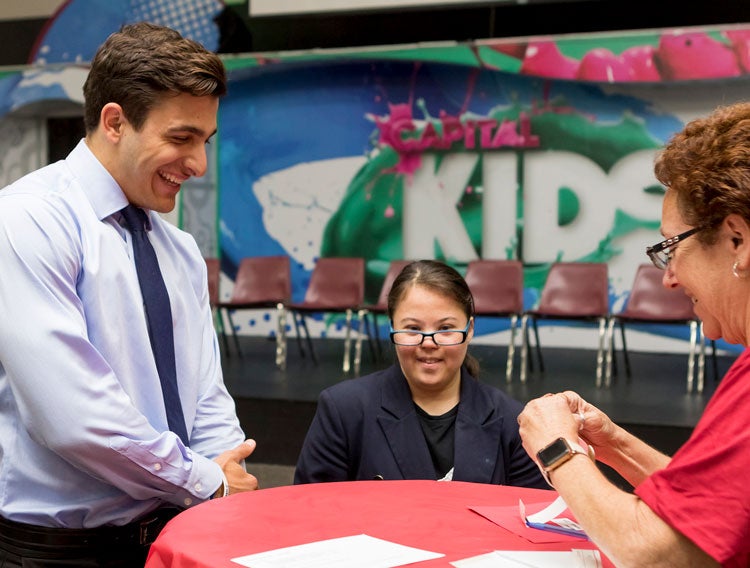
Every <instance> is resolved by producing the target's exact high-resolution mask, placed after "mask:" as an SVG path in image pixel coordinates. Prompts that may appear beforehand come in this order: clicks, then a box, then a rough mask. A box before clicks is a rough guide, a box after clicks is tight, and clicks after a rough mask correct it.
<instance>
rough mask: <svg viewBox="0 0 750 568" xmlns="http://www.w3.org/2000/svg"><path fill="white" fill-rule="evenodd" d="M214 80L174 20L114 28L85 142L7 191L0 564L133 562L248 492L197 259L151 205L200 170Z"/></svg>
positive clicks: (0, 216) (221, 79)
mask: <svg viewBox="0 0 750 568" xmlns="http://www.w3.org/2000/svg"><path fill="white" fill-rule="evenodd" d="M225 91H226V77H225V72H224V67H223V65H222V62H221V60H220V59H219V58H218V57H217V56H216V55H215V54H213V53H211V52H209V51H207V50H206V49H204V48H203V47H202V46H200V45H199V44H198V43H196V42H193V41H190V40H187V39H184V38H182V37H181V36H180V35H179V34H178V33H177V32H175V31H173V30H170V29H168V28H164V27H160V26H155V25H151V24H146V23H141V24H134V25H130V26H125V27H123V28H122V29H121V30H120V31H119V32H117V33H114V34H112V35H111V36H110V37H109V38H108V39H107V40H106V42H105V43H104V44H103V45H102V46H101V48H100V49H99V51H98V52H97V54H96V56H95V58H94V60H93V62H92V64H91V70H90V73H89V76H88V78H87V80H86V83H85V85H84V96H85V109H84V112H85V117H84V120H85V127H86V137H85V139H84V140H81V142H80V143H79V144H78V146H77V147H76V148H75V149H74V150H73V151H72V152H71V153H70V155H69V156H68V157H67V158H66V159H65V160H63V161H60V162H57V163H55V164H52V165H50V166H47V167H44V168H42V169H40V170H38V171H36V172H33V173H31V174H29V175H27V176H25V177H24V178H22V179H21V180H19V181H17V182H15V183H13V184H12V185H10V186H8V187H7V188H5V189H3V190H2V191H0V258H2V273H3V274H2V278H0V314H2V320H0V457H1V458H2V462H1V463H0V565H2V566H21V565H23V566H27V565H29V564H28V563H32V564H33V566H47V565H54V566H63V565H65V566H68V565H70V566H76V567H79V568H80V567H83V566H137V565H143V563H144V561H145V558H146V554H147V552H148V546H149V544H150V543H151V542H152V541H153V539H154V537H155V536H156V534H158V531H159V530H160V529H161V527H162V526H163V525H164V524H165V522H166V521H167V520H169V519H170V518H171V517H172V516H174V514H176V513H177V512H179V511H180V510H182V509H185V508H187V507H190V506H192V505H195V504H198V503H201V502H204V501H206V500H208V499H211V498H213V497H217V496H222V495H225V494H228V493H235V492H239V491H247V490H253V489H257V487H258V482H257V479H256V478H255V477H254V476H252V475H250V474H248V473H247V472H246V470H245V467H244V460H245V458H247V457H248V456H249V455H250V454H251V453H252V452H253V450H254V448H255V442H254V441H252V440H245V435H244V433H243V432H242V430H241V429H240V425H239V420H238V419H237V415H236V412H235V406H234V402H233V400H232V398H231V396H230V395H229V393H228V392H227V390H226V388H225V386H224V383H223V378H222V373H221V367H220V355H219V348H218V343H217V341H216V334H215V332H214V329H213V323H212V317H211V310H210V308H209V304H208V289H207V277H206V266H205V262H204V261H203V257H202V255H201V252H200V251H199V249H198V247H197V245H196V243H195V241H194V239H193V238H192V237H191V236H190V235H188V234H186V233H184V232H182V231H180V230H178V229H176V228H175V227H173V226H172V225H170V224H168V223H167V222H165V221H164V220H162V219H161V218H160V217H159V215H158V213H166V212H168V211H171V210H172V209H173V208H174V206H175V198H176V196H177V193H178V192H179V191H180V187H181V184H182V183H184V182H185V181H186V180H188V179H189V178H190V177H192V176H202V175H203V174H204V173H205V172H206V151H205V146H206V144H208V143H209V140H210V138H211V137H212V136H213V134H214V133H215V131H216V114H217V110H218V105H219V98H220V96H221V95H223V94H224V92H225ZM128 204H131V205H133V206H136V207H138V208H140V209H142V210H143V211H144V212H145V213H146V215H147V218H148V222H147V228H149V229H150V230H148V239H149V241H150V242H151V244H152V245H153V248H154V249H155V252H156V256H157V258H158V262H159V268H160V271H161V273H162V276H163V279H164V281H165V284H166V288H167V290H168V294H169V305H170V306H171V315H172V320H173V322H172V329H173V334H174V351H175V357H174V361H175V365H174V366H175V369H176V375H177V385H178V390H179V400H180V403H181V406H182V412H183V414H184V422H185V427H186V430H187V435H188V440H185V441H183V440H181V439H180V438H179V437H178V435H177V434H176V433H175V432H172V431H170V429H169V427H168V425H167V418H166V411H165V401H164V397H163V395H162V390H161V385H160V379H159V374H158V372H157V367H156V364H155V359H154V355H153V352H152V347H151V343H150V339H149V332H148V327H147V323H146V316H145V315H144V308H143V299H142V296H141V290H140V288H139V281H138V277H137V274H136V268H135V265H134V261H133V244H132V240H131V235H130V232H129V230H128V229H127V228H126V226H125V225H124V222H123V218H122V215H121V213H120V210H121V209H123V208H124V207H126V206H127V205H128ZM167 313H169V312H167Z"/></svg>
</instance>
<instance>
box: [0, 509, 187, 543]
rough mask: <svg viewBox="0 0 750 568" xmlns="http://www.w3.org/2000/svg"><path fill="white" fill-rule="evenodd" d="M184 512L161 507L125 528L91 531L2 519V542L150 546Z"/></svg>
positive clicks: (114, 527) (105, 528)
mask: <svg viewBox="0 0 750 568" xmlns="http://www.w3.org/2000/svg"><path fill="white" fill-rule="evenodd" d="M181 511H182V509H178V508H176V507H162V508H160V509H156V510H155V511H153V512H151V513H148V514H147V515H145V516H144V517H143V518H141V519H139V520H137V521H133V522H132V523H128V524H127V525H122V526H119V527H118V526H102V527H97V528H92V529H66V528H52V527H40V526H37V525H28V524H25V523H18V522H15V521H10V520H8V519H5V518H3V517H0V540H1V541H5V542H9V543H11V544H12V543H13V542H17V543H19V544H22V543H23V544H29V545H38V546H40V547H43V548H46V547H48V546H49V547H55V546H63V547H66V548H79V547H80V548H92V547H96V548H105V547H131V546H138V545H141V546H147V545H150V544H151V543H152V542H154V540H156V537H157V536H158V535H159V533H160V532H161V530H162V529H163V528H164V526H165V525H166V524H167V523H168V522H169V521H170V520H172V519H173V518H174V517H175V516H177V514H178V513H180V512H181Z"/></svg>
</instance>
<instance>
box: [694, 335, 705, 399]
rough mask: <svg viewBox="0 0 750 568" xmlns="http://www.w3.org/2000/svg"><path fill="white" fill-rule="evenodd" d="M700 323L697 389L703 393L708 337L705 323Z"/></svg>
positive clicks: (699, 392)
mask: <svg viewBox="0 0 750 568" xmlns="http://www.w3.org/2000/svg"><path fill="white" fill-rule="evenodd" d="M698 325H699V332H698V373H697V377H698V378H697V381H696V391H697V392H698V394H701V393H703V377H704V376H705V374H706V338H705V336H704V335H703V324H698Z"/></svg>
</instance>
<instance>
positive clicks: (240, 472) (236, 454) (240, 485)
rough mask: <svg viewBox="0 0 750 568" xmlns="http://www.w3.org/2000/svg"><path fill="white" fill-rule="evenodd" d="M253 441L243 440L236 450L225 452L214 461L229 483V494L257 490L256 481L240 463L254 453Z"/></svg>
mask: <svg viewBox="0 0 750 568" xmlns="http://www.w3.org/2000/svg"><path fill="white" fill-rule="evenodd" d="M255 445H256V444H255V440H251V439H249V440H245V441H244V442H242V443H241V444H240V445H239V446H237V447H236V448H233V449H231V450H227V451H226V452H224V453H222V454H220V455H219V456H217V457H216V459H214V461H215V462H216V463H218V464H219V465H220V466H221V469H222V471H223V472H224V475H225V476H226V478H227V482H228V483H229V494H230V495H231V494H232V493H241V492H242V491H254V490H256V489H258V479H257V478H256V477H255V476H254V475H252V474H250V473H247V470H246V469H245V467H244V465H242V463H241V462H242V461H243V460H244V459H245V458H247V457H248V456H250V454H252V453H253V451H255Z"/></svg>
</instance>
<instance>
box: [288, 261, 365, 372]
mask: <svg viewBox="0 0 750 568" xmlns="http://www.w3.org/2000/svg"><path fill="white" fill-rule="evenodd" d="M364 298H365V261H364V259H363V258H318V260H317V261H316V262H315V267H314V268H313V271H312V274H311V275H310V283H309V284H308V286H307V290H306V291H305V297H304V299H303V300H302V301H301V302H292V303H290V304H289V305H288V308H289V311H290V312H291V313H292V316H293V319H294V329H295V331H296V333H297V344H298V345H299V349H300V353H301V354H302V356H303V357H304V355H305V351H304V348H303V347H302V340H301V334H300V327H301V328H302V331H304V334H305V339H306V342H307V347H308V349H309V351H310V356H311V357H312V359H313V362H315V363H316V364H317V362H318V359H317V356H316V355H315V350H314V348H313V344H312V340H311V338H310V331H309V329H308V326H307V320H306V316H308V315H311V314H314V313H334V314H335V313H339V314H342V313H343V314H345V315H346V324H345V325H346V336H345V340H344V363H343V370H344V372H345V373H348V372H349V370H350V369H351V332H352V318H353V314H354V313H355V312H356V313H357V314H358V317H359V318H360V322H361V317H362V315H361V313H360V310H361V307H362V304H363V303H364Z"/></svg>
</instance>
